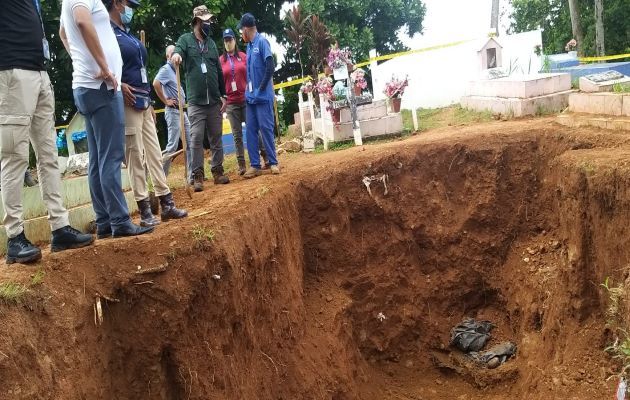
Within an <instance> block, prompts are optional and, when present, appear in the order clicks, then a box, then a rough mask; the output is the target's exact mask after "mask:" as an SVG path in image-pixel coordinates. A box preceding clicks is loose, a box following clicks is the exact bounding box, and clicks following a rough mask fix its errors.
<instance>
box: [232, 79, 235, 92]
mask: <svg viewBox="0 0 630 400" xmlns="http://www.w3.org/2000/svg"><path fill="white" fill-rule="evenodd" d="M232 91H233V92H236V81H232Z"/></svg>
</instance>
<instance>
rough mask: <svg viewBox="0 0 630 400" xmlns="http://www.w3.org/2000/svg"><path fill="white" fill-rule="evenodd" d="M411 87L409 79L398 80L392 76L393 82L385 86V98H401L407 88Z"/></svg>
mask: <svg viewBox="0 0 630 400" xmlns="http://www.w3.org/2000/svg"><path fill="white" fill-rule="evenodd" d="M408 85H409V79H408V78H407V77H405V79H404V80H398V79H396V78H395V77H394V76H392V80H391V81H389V82H387V83H386V84H385V90H383V93H384V94H385V96H387V97H389V98H390V99H392V98H400V97H402V95H403V94H404V93H405V88H406V87H407V86H408Z"/></svg>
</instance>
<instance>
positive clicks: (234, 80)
mask: <svg viewBox="0 0 630 400" xmlns="http://www.w3.org/2000/svg"><path fill="white" fill-rule="evenodd" d="M223 45H224V46H225V52H224V53H223V55H222V56H221V58H220V61H221V69H222V70H223V80H224V81H225V92H226V93H227V111H226V113H227V118H228V121H230V127H231V128H232V135H233V136H234V144H235V146H236V159H237V160H238V173H239V175H243V174H244V173H245V170H246V169H247V165H246V164H245V149H244V147H243V123H244V122H245V86H246V85H247V55H246V54H245V53H243V52H242V51H239V49H238V47H237V46H236V38H235V35H234V31H233V30H232V29H230V28H228V29H225V30H224V31H223ZM258 141H259V147H260V149H261V155H262V158H263V160H265V163H266V159H267V157H266V154H265V152H264V149H263V145H262V138H261V137H260V135H258Z"/></svg>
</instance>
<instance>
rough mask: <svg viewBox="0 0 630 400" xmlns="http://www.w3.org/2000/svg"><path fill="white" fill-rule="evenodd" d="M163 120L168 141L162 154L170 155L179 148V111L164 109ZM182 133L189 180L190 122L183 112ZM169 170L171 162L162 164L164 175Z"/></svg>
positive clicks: (190, 156) (190, 162) (169, 108)
mask: <svg viewBox="0 0 630 400" xmlns="http://www.w3.org/2000/svg"><path fill="white" fill-rule="evenodd" d="M164 119H165V120H166V128H167V130H168V141H167V143H166V148H165V149H164V154H172V153H175V152H176V151H177V149H178V148H179V139H180V138H181V134H180V132H179V109H177V108H171V107H166V109H165V110H164ZM184 131H185V132H186V163H187V164H188V175H189V178H190V177H191V176H192V168H191V167H192V153H191V149H190V121H189V120H188V114H186V113H185V112H184ZM170 168H171V160H168V161H166V162H165V163H164V174H166V175H168V171H169V169H170Z"/></svg>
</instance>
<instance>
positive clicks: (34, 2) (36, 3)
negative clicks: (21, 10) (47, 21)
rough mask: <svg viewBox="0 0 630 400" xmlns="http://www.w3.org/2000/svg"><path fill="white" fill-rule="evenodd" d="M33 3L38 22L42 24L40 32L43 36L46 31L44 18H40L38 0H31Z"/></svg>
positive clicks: (40, 11)
mask: <svg viewBox="0 0 630 400" xmlns="http://www.w3.org/2000/svg"><path fill="white" fill-rule="evenodd" d="M33 5H34V6H35V11H37V16H38V17H39V22H40V23H41V24H42V34H43V35H44V37H45V36H46V32H45V31H44V19H43V18H42V8H41V6H40V4H39V0H33Z"/></svg>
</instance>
